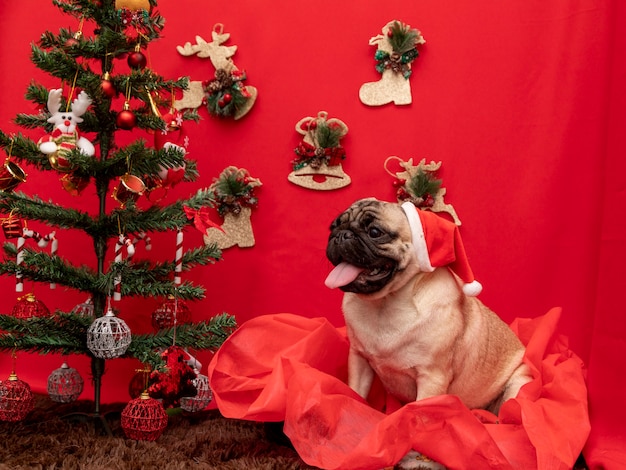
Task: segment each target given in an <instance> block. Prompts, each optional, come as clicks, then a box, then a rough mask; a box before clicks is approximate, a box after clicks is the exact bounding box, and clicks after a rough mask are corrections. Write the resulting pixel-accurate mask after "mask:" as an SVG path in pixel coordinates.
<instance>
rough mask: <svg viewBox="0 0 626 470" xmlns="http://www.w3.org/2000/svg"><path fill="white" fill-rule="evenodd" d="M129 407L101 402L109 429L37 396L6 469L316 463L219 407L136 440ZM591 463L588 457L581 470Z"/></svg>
mask: <svg viewBox="0 0 626 470" xmlns="http://www.w3.org/2000/svg"><path fill="white" fill-rule="evenodd" d="M124 406H125V404H111V405H103V406H102V408H101V413H100V416H101V417H104V418H105V422H106V423H107V426H108V428H109V429H108V430H109V432H110V434H109V433H107V432H106V431H107V430H106V428H105V427H104V426H103V425H102V422H101V420H100V419H94V417H93V414H92V411H93V402H91V401H88V400H80V401H77V402H74V403H69V404H60V403H55V402H53V401H52V400H50V398H49V397H48V396H40V395H36V396H35V409H34V410H33V411H32V412H31V413H30V414H29V415H28V416H27V417H26V418H25V419H24V420H23V421H20V422H17V423H7V422H0V470H9V469H10V470H21V469H24V470H26V469H28V470H57V469H68V470H101V469H102V470H170V469H171V470H178V469H180V470H187V469H197V470H213V469H219V470H241V469H260V470H316V467H311V466H309V465H306V464H305V463H304V462H303V461H302V460H301V459H300V458H299V457H298V454H296V452H295V451H294V450H293V449H292V448H291V447H290V445H289V441H288V440H287V438H286V437H285V436H284V434H282V430H281V428H280V424H279V423H273V424H263V423H253V422H249V421H240V420H232V419H226V418H224V417H223V416H221V415H220V413H219V412H218V411H217V410H206V411H201V412H198V413H185V412H178V413H176V414H173V415H171V416H169V420H168V425H167V428H166V429H165V431H164V432H163V434H162V435H161V436H160V437H159V438H158V439H157V440H156V441H154V442H149V441H135V440H132V439H128V438H127V437H126V436H125V435H124V431H123V430H122V428H121V424H120V414H121V411H122V410H123V408H124ZM85 418H86V419H85ZM586 469H587V467H586V465H585V463H584V460H583V459H582V457H581V459H580V460H579V461H578V462H577V463H576V465H575V467H574V470H586ZM317 470H319V469H317Z"/></svg>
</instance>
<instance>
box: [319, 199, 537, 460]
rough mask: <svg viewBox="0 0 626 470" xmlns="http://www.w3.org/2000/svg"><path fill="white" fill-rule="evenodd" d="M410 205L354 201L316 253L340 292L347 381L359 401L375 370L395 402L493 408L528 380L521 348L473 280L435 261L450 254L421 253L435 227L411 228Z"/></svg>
mask: <svg viewBox="0 0 626 470" xmlns="http://www.w3.org/2000/svg"><path fill="white" fill-rule="evenodd" d="M418 211H419V210H418V209H416V208H415V206H413V205H412V204H411V203H404V204H403V205H400V204H398V203H391V202H383V201H379V200H377V199H374V198H367V199H361V200H358V201H356V202H355V203H354V204H352V205H351V206H350V207H349V208H348V209H347V210H346V211H345V212H343V213H341V214H340V215H339V216H338V217H337V218H336V219H335V220H334V222H333V223H332V225H331V227H330V236H329V239H328V244H327V248H326V255H327V257H328V259H329V260H330V262H331V263H332V264H333V265H334V266H335V268H334V269H333V271H332V272H331V273H330V274H329V275H328V277H327V279H326V281H325V283H326V285H327V286H328V287H329V288H339V289H341V290H342V291H343V292H344V296H343V302H342V310H343V314H344V317H345V322H346V326H347V334H348V339H349V341H350V349H349V357H348V385H349V386H350V387H351V388H352V389H353V390H354V391H356V392H357V393H358V394H359V395H360V396H361V397H363V398H367V396H368V393H369V392H370V388H371V385H372V382H373V380H374V377H375V375H376V376H378V377H379V379H380V380H381V382H382V384H383V386H384V387H385V389H386V390H387V392H388V393H390V394H391V395H393V396H394V397H395V398H397V399H398V400H400V402H402V403H408V402H412V401H416V400H417V401H419V400H422V399H424V398H428V397H433V396H437V395H443V394H453V395H456V396H458V397H459V398H460V399H461V401H462V402H463V403H464V404H465V405H466V406H467V407H468V408H470V409H473V408H483V409H487V410H489V411H491V412H493V413H494V414H497V413H498V410H499V408H500V406H501V404H502V403H503V402H504V401H506V400H507V399H509V398H512V397H515V396H516V395H517V393H518V391H519V389H520V388H521V387H522V386H523V385H524V384H526V383H528V382H530V381H531V379H532V376H531V373H530V370H529V368H528V367H527V366H526V365H525V364H524V363H523V362H522V358H523V356H524V351H525V349H524V346H523V345H522V343H521V342H520V341H519V339H518V338H517V337H516V336H515V334H514V333H513V331H512V330H511V329H510V328H509V327H508V325H506V324H505V323H504V322H503V321H502V320H501V319H500V318H499V317H498V316H497V315H496V314H495V313H494V312H493V311H491V310H490V309H489V308H487V307H486V306H485V305H484V304H483V303H482V302H481V301H480V300H479V299H478V298H477V297H475V295H476V294H477V292H478V291H477V290H476V289H474V290H472V288H475V287H476V284H477V282H476V281H473V280H471V279H470V280H471V281H472V282H470V283H468V284H465V283H464V280H462V279H460V278H459V276H458V275H457V274H455V273H454V272H453V270H452V269H451V268H450V267H449V266H448V265H445V264H444V263H446V262H450V263H451V264H450V265H453V264H454V259H453V257H452V258H451V257H449V256H448V257H446V256H439V257H440V258H441V260H440V263H441V264H444V265H442V266H436V265H435V266H432V265H431V263H430V262H431V261H432V263H433V264H436V263H435V261H433V260H432V259H429V258H428V254H426V258H425V253H424V248H426V244H425V240H424V236H425V235H424V232H425V230H426V231H430V232H431V235H432V234H433V233H434V234H435V235H438V234H439V233H440V232H439V231H438V230H436V229H431V228H430V227H429V226H427V227H421V226H420V223H422V222H420V221H419V220H418V221H417V222H416V220H415V219H416V214H418ZM423 212H427V211H423ZM429 214H430V215H429V216H430V217H437V218H439V219H440V221H443V222H442V223H444V224H445V223H449V224H452V225H454V224H453V223H452V222H449V221H447V220H446V219H443V217H441V216H439V215H437V214H434V213H432V212H429ZM424 215H426V214H424ZM437 223H439V221H438V222H437ZM416 225H417V227H416ZM454 228H455V229H456V228H457V227H456V226H454ZM441 233H443V232H441ZM451 240H456V242H457V243H458V242H459V241H458V237H456V236H455V237H453V238H449V237H447V236H445V237H444V236H440V237H439V239H435V240H434V241H432V242H431V243H430V246H437V245H440V246H443V245H445V244H447V243H449V242H450V243H451ZM454 248H456V254H457V256H460V257H462V256H463V255H464V251H463V250H462V247H459V246H456V247H454ZM460 248H461V249H460ZM432 249H433V252H434V250H435V248H432ZM439 251H441V248H440V249H439ZM444 251H446V250H444ZM430 256H431V258H433V257H434V255H432V254H431V255H430ZM461 261H463V260H461ZM424 265H426V268H424ZM472 276H473V274H472ZM468 286H470V287H472V288H470V289H469V291H468V289H466V287H468ZM468 294H469V295H468ZM402 468H411V467H410V466H406V467H402ZM413 468H416V467H413Z"/></svg>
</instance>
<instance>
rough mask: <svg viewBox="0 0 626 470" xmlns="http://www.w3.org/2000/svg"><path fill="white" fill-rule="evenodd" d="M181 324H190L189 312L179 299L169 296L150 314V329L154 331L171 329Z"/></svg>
mask: <svg viewBox="0 0 626 470" xmlns="http://www.w3.org/2000/svg"><path fill="white" fill-rule="evenodd" d="M181 323H191V311H190V310H189V307H188V306H187V304H186V303H185V301H183V300H181V299H176V298H174V296H169V297H168V298H167V300H166V301H165V302H163V304H161V305H160V306H159V307H157V309H156V310H155V311H154V312H152V328H154V330H155V331H159V330H163V329H165V328H171V327H173V326H174V324H176V325H180V324H181Z"/></svg>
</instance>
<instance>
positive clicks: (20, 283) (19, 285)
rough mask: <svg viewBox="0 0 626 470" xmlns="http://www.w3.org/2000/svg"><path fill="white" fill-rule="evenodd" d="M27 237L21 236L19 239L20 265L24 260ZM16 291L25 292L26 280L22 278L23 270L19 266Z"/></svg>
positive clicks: (18, 260)
mask: <svg viewBox="0 0 626 470" xmlns="http://www.w3.org/2000/svg"><path fill="white" fill-rule="evenodd" d="M25 242H26V238H24V237H19V238H18V239H17V260H16V263H17V265H18V267H19V266H20V265H21V264H22V263H23V262H24V243H25ZM15 292H24V281H23V280H22V272H21V271H20V270H19V268H18V269H17V270H16V271H15Z"/></svg>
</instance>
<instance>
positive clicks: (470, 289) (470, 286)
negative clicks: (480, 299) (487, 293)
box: [463, 281, 483, 297]
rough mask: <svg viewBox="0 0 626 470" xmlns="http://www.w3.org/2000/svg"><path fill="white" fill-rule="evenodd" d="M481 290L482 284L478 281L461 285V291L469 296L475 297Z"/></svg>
mask: <svg viewBox="0 0 626 470" xmlns="http://www.w3.org/2000/svg"><path fill="white" fill-rule="evenodd" d="M482 290H483V286H482V284H481V283H480V282H478V281H472V282H469V283H467V284H464V285H463V293H464V294H465V295H467V296H469V297H476V296H477V295H478V294H480V293H481V292H482Z"/></svg>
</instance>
